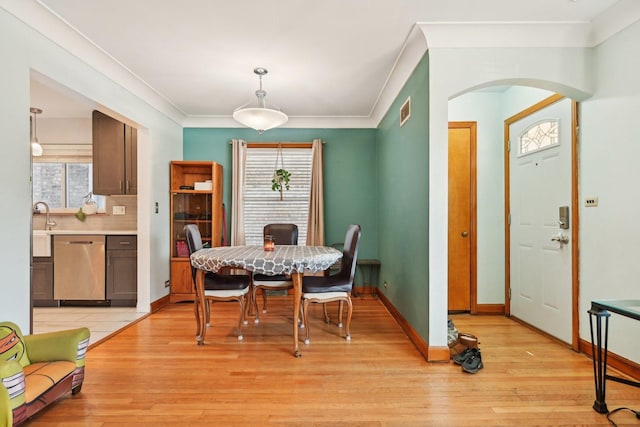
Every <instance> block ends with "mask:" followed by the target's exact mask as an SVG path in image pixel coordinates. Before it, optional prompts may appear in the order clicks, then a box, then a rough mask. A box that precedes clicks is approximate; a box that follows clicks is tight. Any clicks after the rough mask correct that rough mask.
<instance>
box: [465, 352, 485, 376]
mask: <svg viewBox="0 0 640 427" xmlns="http://www.w3.org/2000/svg"><path fill="white" fill-rule="evenodd" d="M473 350H475V351H474V352H471V354H470V355H469V356H468V357H467V358H466V359H465V360H464V362H463V363H462V370H463V371H465V372H468V373H470V374H475V373H476V372H478V371H479V370H480V369H482V368H484V365H483V364H482V355H481V354H480V350H478V349H477V348H474V349H473Z"/></svg>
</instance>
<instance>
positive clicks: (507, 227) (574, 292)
mask: <svg viewBox="0 0 640 427" xmlns="http://www.w3.org/2000/svg"><path fill="white" fill-rule="evenodd" d="M563 99H565V97H564V96H563V95H560V94H555V95H552V96H550V97H548V98H546V99H543V100H542V101H540V102H538V103H537V104H534V105H532V106H531V107H529V108H527V109H525V110H523V111H521V112H519V113H517V114H515V115H513V116H511V117H509V118H507V119H506V120H505V121H504V187H505V192H504V209H505V216H504V218H505V221H504V234H505V245H504V246H505V254H504V256H505V263H504V265H505V278H504V279H505V280H504V282H505V283H504V284H505V305H504V307H505V315H506V316H511V255H510V254H511V224H510V207H511V196H510V194H511V188H510V185H509V181H510V178H511V176H510V169H509V159H510V156H509V148H510V147H509V146H510V134H509V126H510V125H511V124H512V123H514V122H517V121H518V120H521V119H523V118H525V117H527V116H529V115H531V114H533V113H535V112H537V111H539V110H542V109H543V108H545V107H548V106H549V105H551V104H554V103H556V102H558V101H561V100H563ZM578 112H579V104H578V102H577V101H574V100H572V101H571V224H572V226H571V298H572V301H571V311H572V314H571V319H572V322H571V323H572V325H571V329H572V331H571V337H572V338H571V347H572V348H573V349H574V350H576V351H577V350H578V349H579V316H578V304H579V301H578V293H579V289H580V281H579V270H578V269H579V265H580V264H579V252H578V247H579V242H578V236H579V232H578V231H579V215H578V209H579V194H578V129H579V124H580V123H579V115H578ZM543 332H544V331H543Z"/></svg>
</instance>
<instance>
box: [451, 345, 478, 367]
mask: <svg viewBox="0 0 640 427" xmlns="http://www.w3.org/2000/svg"><path fill="white" fill-rule="evenodd" d="M474 350H478V349H477V348H466V349H464V350H463V351H462V352H461V353H459V354H457V355H455V356H453V362H454V363H455V364H456V365H462V364H463V363H464V361H465V360H467V358H468V357H470V356H471V355H472V354H473V351H474Z"/></svg>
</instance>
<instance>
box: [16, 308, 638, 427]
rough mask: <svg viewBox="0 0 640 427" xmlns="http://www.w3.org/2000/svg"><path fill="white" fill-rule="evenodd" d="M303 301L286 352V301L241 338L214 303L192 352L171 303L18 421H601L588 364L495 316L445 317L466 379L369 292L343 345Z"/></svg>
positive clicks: (186, 328) (631, 400)
mask: <svg viewBox="0 0 640 427" xmlns="http://www.w3.org/2000/svg"><path fill="white" fill-rule="evenodd" d="M311 308H312V311H311V312H310V314H309V317H310V328H311V329H310V339H311V344H310V345H308V346H307V345H304V344H303V343H302V342H301V350H302V354H303V355H302V357H301V358H299V359H296V358H294V357H293V356H292V354H291V350H292V349H291V329H292V327H293V326H292V325H293V316H292V313H291V300H290V297H287V296H272V297H270V298H269V312H268V313H267V314H265V315H261V322H260V323H259V324H254V323H253V319H249V324H248V325H245V326H243V334H244V340H242V341H238V339H237V336H236V332H235V327H236V325H237V323H236V322H237V317H236V316H237V305H235V304H230V303H227V304H215V305H214V306H213V311H212V323H213V325H212V326H211V328H210V329H209V331H208V332H207V340H206V345H204V346H197V345H196V341H195V337H194V334H195V321H194V318H193V310H192V306H191V304H187V303H182V304H171V305H169V306H167V307H165V308H163V309H162V310H160V311H158V312H156V313H153V314H152V315H150V316H149V317H147V318H145V319H143V320H142V321H140V322H138V323H136V324H135V325H133V326H131V327H129V328H127V329H125V330H124V331H122V332H121V333H119V334H117V335H115V336H114V337H112V338H110V339H109V340H107V341H106V342H104V343H102V344H100V345H98V346H96V347H93V348H91V349H90V350H89V352H88V353H87V362H86V363H87V368H86V379H85V383H84V386H83V389H82V392H81V393H80V394H78V395H77V396H73V397H72V396H69V397H66V398H64V399H62V400H61V401H60V402H58V403H56V404H54V405H52V406H51V407H50V408H47V409H46V410H44V411H43V412H41V413H40V414H38V415H36V417H34V418H33V419H32V420H31V421H30V422H29V423H27V425H32V426H65V427H67V426H74V425H78V426H80V425H82V426H96V427H97V426H100V427H110V426H127V425H131V426H134V425H135V426H154V427H159V426H177V425H180V426H202V425H216V426H236V425H240V426H244V425H247V426H266V425H270V426H297V425H300V426H302V425H304V426H308V425H314V426H316V425H317V426H325V425H326V426H427V425H429V426H516V425H517V426H534V425H538V426H539V425H545V426H557V425H592V426H607V425H609V423H608V422H607V419H606V417H605V416H604V415H602V414H598V413H596V412H595V411H594V410H593V409H592V408H591V406H592V404H593V401H594V396H595V394H594V385H593V366H592V363H591V360H590V359H588V358H587V357H586V356H585V355H583V354H578V353H576V352H574V351H572V350H571V349H570V348H569V347H568V346H566V345H563V344H561V343H558V342H557V341H554V340H553V339H551V338H549V337H546V336H544V335H541V334H540V333H538V332H536V331H533V330H531V329H529V328H527V327H525V326H523V325H521V324H519V323H517V322H515V321H512V320H510V319H508V318H505V317H503V316H469V315H455V316H452V319H453V320H454V323H455V325H456V327H457V328H458V329H459V330H460V331H462V332H469V333H472V334H475V335H476V336H478V338H479V341H480V344H479V347H480V349H481V352H482V359H483V362H484V368H483V369H481V370H480V371H479V372H478V373H476V374H467V373H464V372H462V371H461V369H460V367H459V366H457V365H455V364H453V363H449V364H447V363H428V362H426V361H425V360H424V358H423V357H422V356H421V355H420V353H419V352H418V350H417V349H416V348H415V346H414V345H413V344H412V343H411V342H410V341H409V339H408V338H407V336H406V335H405V334H404V332H403V331H402V329H401V328H400V326H399V325H398V324H397V323H396V321H395V320H394V319H393V318H392V317H391V316H390V314H389V313H388V311H387V310H386V309H385V308H384V306H383V305H382V304H381V303H380V302H379V301H378V300H376V299H375V298H373V297H369V296H368V297H366V298H354V317H353V321H352V325H351V333H352V341H350V342H348V341H346V340H345V339H344V332H343V331H342V330H341V329H339V328H337V326H336V325H335V323H333V324H330V325H327V324H325V323H324V322H323V321H322V311H321V310H322V307H321V306H320V305H313V306H311ZM331 309H332V313H330V314H334V315H335V311H336V310H335V308H334V307H332V308H331ZM335 318H336V319H337V315H336V317H335ZM334 320H335V319H334ZM303 336H304V334H302V336H301V339H303ZM607 404H608V406H609V408H610V409H614V408H617V407H620V406H628V407H631V408H634V409H640V389H637V388H633V387H629V386H626V385H623V384H617V383H613V382H608V383H607ZM614 419H615V420H616V422H617V423H618V425H638V423H637V422H638V420H637V419H636V418H635V416H633V414H631V415H628V414H624V413H619V414H616V415H615V416H614Z"/></svg>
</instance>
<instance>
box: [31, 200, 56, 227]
mask: <svg viewBox="0 0 640 427" xmlns="http://www.w3.org/2000/svg"><path fill="white" fill-rule="evenodd" d="M38 205H44V212H45V214H46V218H45V224H44V229H45V230H51V227H53V226H55V225H56V222H55V221H52V220H51V217H50V216H49V205H48V204H46V203H45V202H35V203H34V204H33V210H38ZM38 212H39V210H38Z"/></svg>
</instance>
